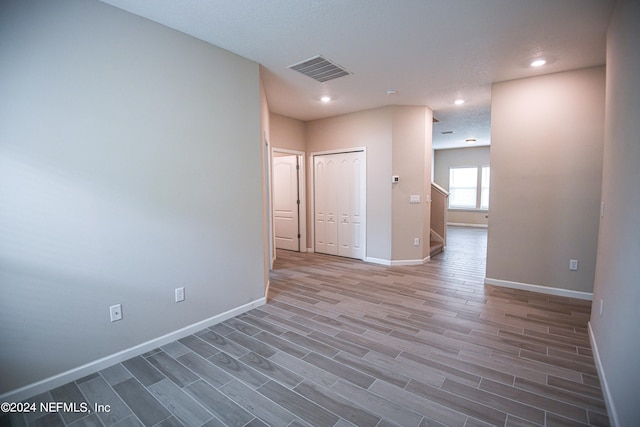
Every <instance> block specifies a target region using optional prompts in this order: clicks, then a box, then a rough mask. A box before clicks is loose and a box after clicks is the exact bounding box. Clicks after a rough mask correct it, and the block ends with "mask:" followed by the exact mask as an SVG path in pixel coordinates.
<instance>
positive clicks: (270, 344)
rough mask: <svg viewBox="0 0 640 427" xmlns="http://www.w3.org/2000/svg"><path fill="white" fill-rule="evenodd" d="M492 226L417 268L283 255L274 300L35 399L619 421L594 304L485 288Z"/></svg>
mask: <svg viewBox="0 0 640 427" xmlns="http://www.w3.org/2000/svg"><path fill="white" fill-rule="evenodd" d="M485 253H486V230H483V229H467V228H453V227H450V228H449V230H448V242H447V249H446V251H445V252H443V253H441V254H439V255H437V256H436V257H434V259H433V260H432V261H431V262H429V263H427V264H426V265H421V266H412V267H406V266H403V267H383V266H378V265H372V264H367V263H364V262H360V261H355V260H349V259H345V258H339V257H333V256H327V255H320V254H305V253H295V252H287V251H278V253H277V257H278V258H277V261H276V264H275V268H274V271H273V272H272V277H271V287H270V294H269V302H268V304H267V305H265V306H263V307H260V308H258V309H254V310H252V311H250V312H248V313H245V314H244V315H241V316H239V317H237V318H234V319H231V320H228V321H225V322H223V323H221V324H219V325H216V326H214V327H211V328H209V329H206V330H203V331H200V332H198V333H196V334H194V335H192V336H189V337H187V338H184V339H181V340H178V341H176V342H173V343H171V344H169V345H167V346H164V347H162V348H159V349H156V350H154V351H152V352H149V353H148V354H144V355H142V356H140V357H136V358H133V359H131V360H129V361H126V362H124V363H121V364H117V365H115V366H113V367H111V368H108V369H105V370H103V371H100V372H97V373H95V374H94V375H90V376H88V377H85V378H83V379H81V380H78V381H75V382H73V383H70V384H67V385H65V386H63V387H59V388H57V389H54V390H51V391H49V392H47V393H44V394H43V395H40V396H37V397H36V398H35V399H33V401H72V402H81V401H85V402H88V403H89V404H91V405H93V403H94V402H98V403H102V404H109V405H111V411H110V412H109V413H101V414H96V413H91V414H89V415H88V416H87V415H86V414H69V413H66V414H48V415H46V416H28V417H25V418H24V419H18V417H13V418H11V420H9V418H8V417H5V418H1V417H0V424H2V421H4V422H5V423H8V422H12V423H13V424H14V425H25V424H26V425H33V426H36V425H38V426H39V425H52V426H55V425H60V426H63V425H68V426H72V425H73V426H100V425H105V426H109V425H117V426H138V425H141V424H143V425H157V426H175V425H195V426H198V425H207V426H223V425H227V426H254V427H257V426H264V425H271V426H340V427H343V426H352V425H357V426H366V427H374V426H377V427H386V426H414V427H415V426H420V427H426V426H441V425H446V426H466V427H470V426H488V425H496V426H540V425H544V426H581V425H595V426H606V425H609V423H608V418H607V415H606V409H605V405H604V402H603V398H602V392H601V389H600V383H599V381H598V377H597V373H596V368H595V366H594V362H593V357H592V353H591V348H590V345H589V338H588V335H587V321H588V319H589V313H590V310H591V303H590V302H586V301H580V300H573V299H569V298H562V297H551V296H548V295H542V294H534V293H529V292H525V291H517V290H510V289H503V288H496V287H490V286H484V285H483V278H484V271H485Z"/></svg>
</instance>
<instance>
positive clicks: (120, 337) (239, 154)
mask: <svg viewBox="0 0 640 427" xmlns="http://www.w3.org/2000/svg"><path fill="white" fill-rule="evenodd" d="M0 40H2V42H0V57H1V58H2V67H0V93H1V94H2V95H1V98H2V101H1V102H0V212H1V214H0V236H2V237H1V238H0V291H1V293H2V297H0V378H1V380H0V394H2V393H5V392H8V391H10V390H15V389H17V388H19V387H22V386H26V385H28V384H32V383H34V382H37V381H41V380H44V379H46V378H49V377H51V376H53V375H57V374H60V373H62V372H65V371H67V370H70V369H74V368H77V367H79V366H82V365H84V364H86V363H89V362H92V361H95V360H97V359H100V358H103V357H107V356H110V355H113V354H115V353H117V352H120V351H122V350H125V349H130V348H132V347H134V346H137V345H141V344H142V343H145V342H147V341H149V340H153V339H156V338H158V337H162V336H163V335H165V334H169V333H172V332H174V331H177V330H179V329H181V328H184V327H187V326H189V325H193V324H195V323H197V322H201V321H206V320H207V319H210V318H212V317H214V316H217V315H220V314H221V313H224V312H227V311H228V310H232V309H236V308H238V307H241V306H243V305H244V304H247V303H250V302H252V301H259V300H260V299H262V298H263V297H264V280H265V277H264V274H265V269H264V264H263V263H264V258H263V256H264V255H263V254H264V240H263V233H264V228H263V217H262V215H263V204H262V203H263V186H262V178H263V175H262V166H263V163H262V159H261V150H260V148H259V147H260V141H261V135H260V133H261V130H260V88H259V70H258V65H257V64H256V63H254V62H251V61H248V60H246V59H243V58H240V57H239V56H236V55H233V54H231V53H229V52H228V51H225V50H222V49H218V48H216V47H213V46H211V45H209V44H207V43H205V42H202V41H200V40H197V39H195V38H192V37H189V36H186V35H184V34H182V33H179V32H177V31H173V30H170V29H168V28H166V27H164V26H161V25H159V24H155V23H152V22H151V21H149V20H146V19H142V18H140V17H137V16H135V15H132V14H129V13H126V12H124V11H122V10H119V9H116V8H113V7H111V6H108V5H106V4H104V3H100V2H97V1H85V0H58V1H55V2H51V1H47V0H42V1H33V2H24V1H21V0H16V1H3V3H2V13H0ZM8 41H10V42H8ZM239 194H241V195H242V197H238V195H239ZM178 286H185V290H186V292H185V293H186V300H185V301H184V302H182V303H179V304H176V303H175V302H174V289H175V288H176V287H178ZM117 303H121V304H122V308H123V314H124V318H123V319H122V320H121V321H119V322H116V323H111V322H110V321H109V306H110V305H113V304H117ZM75 372H76V373H78V371H75Z"/></svg>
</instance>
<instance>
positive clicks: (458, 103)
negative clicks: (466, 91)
mask: <svg viewBox="0 0 640 427" xmlns="http://www.w3.org/2000/svg"><path fill="white" fill-rule="evenodd" d="M453 103H454V104H456V105H462V104H464V99H456V100H455V101H454V102H453Z"/></svg>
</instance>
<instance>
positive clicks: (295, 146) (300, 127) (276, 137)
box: [270, 113, 307, 152]
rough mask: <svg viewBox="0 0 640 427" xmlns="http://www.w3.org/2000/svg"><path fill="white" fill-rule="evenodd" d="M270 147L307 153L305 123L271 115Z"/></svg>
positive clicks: (278, 115)
mask: <svg viewBox="0 0 640 427" xmlns="http://www.w3.org/2000/svg"><path fill="white" fill-rule="evenodd" d="M270 124H271V146H272V147H273V148H284V149H287V150H294V151H302V152H305V151H307V144H306V135H305V122H303V121H301V120H296V119H292V118H291V117H286V116H281V115H280V114H275V113H271V115H270Z"/></svg>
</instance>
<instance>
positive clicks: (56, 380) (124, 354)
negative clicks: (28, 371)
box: [0, 297, 267, 402]
mask: <svg viewBox="0 0 640 427" xmlns="http://www.w3.org/2000/svg"><path fill="white" fill-rule="evenodd" d="M266 302H267V300H266V298H264V297H263V298H260V299H257V300H255V301H252V302H250V303H247V304H244V305H241V306H240V307H236V308H233V309H231V310H228V311H225V312H224V313H221V314H218V315H215V316H213V317H210V318H208V319H205V320H202V321H200V322H196V323H194V324H192V325H189V326H185V327H184V328H181V329H178V330H177V331H173V332H169V333H168V334H166V335H163V336H161V337H158V338H154V339H152V340H149V341H147V342H144V343H142V344H138V345H136V346H134V347H131V348H128V349H125V350H122V351H119V352H117V353H115V354H112V355H109V356H106V357H103V358H101V359H98V360H94V361H93V362H89V363H87V364H85V365H82V366H79V367H77V368H73V369H70V370H68V371H66V372H62V373H60V374H58V375H54V376H52V377H49V378H45V379H44V380H40V381H38V382H35V383H33V384H29V385H26V386H24V387H20V388H18V389H16V390H11V391H9V392H7V393H5V394H3V395H0V401H2V402H20V401H22V400H24V399H28V398H30V397H33V396H36V395H38V394H40V393H44V392H45V391H47V390H50V389H52V388H56V387H60V386H61V385H64V384H67V383H69V382H71V381H75V380H77V379H80V378H82V377H84V376H87V375H89V374H92V373H94V372H97V371H100V370H102V369H105V368H108V367H109V366H112V365H115V364H116V363H120V362H124V361H125V360H128V359H131V358H132V357H135V356H139V355H141V354H144V353H146V352H147V351H150V350H153V349H154V348H157V347H160V346H163V345H166V344H169V343H171V342H173V341H175V340H178V339H180V338H184V337H186V336H189V335H191V334H193V333H195V332H198V331H200V330H202V329H204V328H208V327H209V326H213V325H215V324H217V323H220V322H223V321H225V320H227V319H231V318H232V317H236V316H238V315H240V314H242V313H244V312H247V311H249V310H252V309H254V308H256V307H260V306H262V305H264V304H265V303H266Z"/></svg>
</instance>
